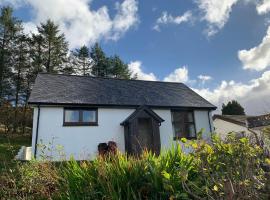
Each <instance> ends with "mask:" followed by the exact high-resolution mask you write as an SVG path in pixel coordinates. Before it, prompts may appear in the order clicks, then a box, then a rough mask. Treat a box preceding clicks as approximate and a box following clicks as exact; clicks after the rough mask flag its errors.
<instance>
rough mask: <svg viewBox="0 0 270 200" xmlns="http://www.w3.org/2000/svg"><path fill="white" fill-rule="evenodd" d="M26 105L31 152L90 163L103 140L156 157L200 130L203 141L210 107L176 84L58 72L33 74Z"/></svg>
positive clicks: (209, 124)
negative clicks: (30, 121)
mask: <svg viewBox="0 0 270 200" xmlns="http://www.w3.org/2000/svg"><path fill="white" fill-rule="evenodd" d="M28 103H29V104H30V105H31V106H32V107H33V108H34V117H33V136H32V153H33V155H34V157H36V158H40V156H41V154H44V152H45V154H49V155H50V156H51V158H52V159H54V160H59V159H60V157H59V156H60V154H62V155H63V154H64V155H65V156H66V158H69V157H70V156H73V157H74V158H75V159H77V160H84V159H92V158H94V157H95V156H96V155H97V153H98V145H99V144H100V143H106V142H108V141H114V142H115V143H116V144H117V147H118V148H119V150H120V151H122V152H127V153H129V154H139V153H140V152H141V151H142V149H144V148H146V149H149V150H152V151H154V152H156V153H157V154H158V153H159V152H160V150H162V149H164V148H168V147H170V146H171V144H172V143H173V142H175V141H179V139H180V138H183V137H185V138H187V139H196V137H197V132H198V131H200V130H201V129H204V134H203V138H204V139H206V140H207V139H209V137H210V134H209V133H210V132H212V131H213V126H212V114H211V111H212V110H215V109H216V107H215V106H214V105H212V104H211V103H209V102H208V101H206V100H205V99H203V98H202V97H201V96H199V95H198V94H197V93H195V92H194V91H193V90H191V89H190V88H188V87H187V86H186V85H184V84H182V83H170V82H159V81H155V82H154V81H140V80H121V79H112V78H96V77H90V76H74V75H58V74H39V75H38V76H37V79H36V82H35V85H34V87H33V90H32V93H31V96H30V99H29V102H28ZM179 142H180V141H179ZM44 145H46V146H47V147H49V148H50V150H49V151H48V150H45V151H44V150H43V147H44ZM59 146H61V147H62V150H61V152H59V151H58V150H57V147H59Z"/></svg>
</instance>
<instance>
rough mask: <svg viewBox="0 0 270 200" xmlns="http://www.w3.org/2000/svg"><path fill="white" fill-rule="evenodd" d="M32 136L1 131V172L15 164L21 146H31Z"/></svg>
mask: <svg viewBox="0 0 270 200" xmlns="http://www.w3.org/2000/svg"><path fill="white" fill-rule="evenodd" d="M30 145H31V136H29V135H27V136H22V135H15V134H13V135H8V136H7V135H5V134H1V133H0V174H1V173H2V172H4V171H6V170H8V169H9V168H12V166H14V164H15V162H14V160H13V159H14V157H15V155H16V154H17V153H18V151H19V149H20V147H21V146H30Z"/></svg>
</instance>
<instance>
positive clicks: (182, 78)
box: [164, 66, 189, 83]
mask: <svg viewBox="0 0 270 200" xmlns="http://www.w3.org/2000/svg"><path fill="white" fill-rule="evenodd" d="M188 80H189V77H188V69H187V67H186V66H183V67H180V68H177V69H175V70H174V72H172V73H170V74H169V75H168V76H166V77H165V78H164V81H167V82H182V83H186V82H188Z"/></svg>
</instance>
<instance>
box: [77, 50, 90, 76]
mask: <svg viewBox="0 0 270 200" xmlns="http://www.w3.org/2000/svg"><path fill="white" fill-rule="evenodd" d="M73 55H74V56H75V60H74V64H75V66H76V67H75V70H76V74H80V75H84V76H85V75H90V74H91V68H92V65H93V60H92V59H91V58H90V51H89V49H88V47H87V46H85V45H83V46H82V47H81V48H79V49H76V50H75V52H73Z"/></svg>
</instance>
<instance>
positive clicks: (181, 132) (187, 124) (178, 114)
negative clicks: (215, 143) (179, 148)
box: [172, 110, 196, 139]
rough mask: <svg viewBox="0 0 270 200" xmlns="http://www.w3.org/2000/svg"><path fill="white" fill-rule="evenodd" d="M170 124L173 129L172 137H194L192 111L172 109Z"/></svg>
mask: <svg viewBox="0 0 270 200" xmlns="http://www.w3.org/2000/svg"><path fill="white" fill-rule="evenodd" d="M172 124H173V129H174V139H181V138H187V139H195V138H196V130H195V124H194V115H193V111H180V110H173V111H172Z"/></svg>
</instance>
